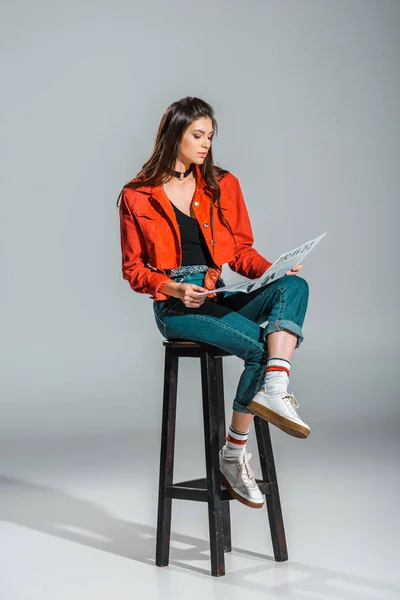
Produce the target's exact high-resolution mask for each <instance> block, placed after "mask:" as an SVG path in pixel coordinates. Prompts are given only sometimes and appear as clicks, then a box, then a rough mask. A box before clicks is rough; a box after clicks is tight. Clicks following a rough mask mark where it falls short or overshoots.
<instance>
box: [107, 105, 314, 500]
mask: <svg viewBox="0 0 400 600" xmlns="http://www.w3.org/2000/svg"><path fill="white" fill-rule="evenodd" d="M216 132H217V123H216V120H215V117H214V111H213V109H212V107H211V106H210V105H209V104H207V103H206V102H204V101H203V100H201V99H199V98H194V97H191V96H189V97H186V98H182V99H181V100H179V101H177V102H174V103H173V104H171V106H169V107H168V108H167V110H166V111H165V113H164V115H163V117H162V119H161V122H160V125H159V128H158V134H157V138H156V142H155V146H154V150H153V153H152V155H151V157H150V158H149V160H148V161H147V162H146V163H145V164H144V165H143V167H142V169H141V171H140V172H139V174H138V175H137V177H136V178H134V179H133V180H132V181H131V182H130V183H128V184H126V185H125V186H124V188H123V189H122V191H121V193H120V196H119V198H118V202H117V205H119V206H120V222H121V249H122V273H123V277H124V278H125V279H126V280H127V281H128V282H129V284H130V286H131V287H132V289H133V290H134V291H136V292H139V293H142V294H148V295H150V298H151V299H152V300H153V310H154V316H155V321H156V324H157V327H158V329H159V331H160V333H161V334H162V335H163V336H164V337H165V338H167V339H185V340H192V341H198V342H206V343H208V344H212V345H214V346H217V347H219V348H222V349H223V350H226V351H228V352H230V353H232V354H234V355H236V356H238V357H240V358H241V359H243V360H244V370H243V373H242V375H241V377H240V381H239V384H238V387H237V392H236V396H235V399H234V402H233V414H232V420H231V425H230V427H229V432H228V435H227V438H226V442H225V445H224V447H223V448H222V449H221V451H220V469H221V474H222V477H223V480H224V482H225V483H226V485H227V486H228V488H229V490H230V492H231V494H232V495H233V496H234V497H235V498H237V499H238V500H239V501H240V502H242V503H243V504H246V505H247V506H251V507H253V508H259V507H261V506H262V505H263V501H264V498H263V495H262V494H261V492H260V490H259V488H258V485H257V483H256V482H255V479H254V474H253V472H252V470H251V468H250V466H249V458H250V455H249V454H247V450H246V441H247V438H248V433H249V426H250V423H251V421H252V419H253V416H254V414H256V415H258V416H259V417H261V418H262V419H265V420H267V421H269V422H270V423H272V424H274V425H276V426H277V427H279V428H280V429H281V430H283V431H284V432H286V433H288V434H290V435H292V436H295V437H299V438H306V437H307V436H308V435H309V433H310V428H309V426H308V425H307V424H306V423H304V422H303V421H302V420H301V419H300V417H299V415H298V413H297V412H296V408H297V407H298V403H297V400H296V399H295V397H294V395H293V394H289V393H288V383H289V375H290V367H291V359H292V354H293V352H294V349H295V348H298V347H299V346H300V344H301V343H302V341H303V333H302V329H301V328H302V325H303V322H304V318H305V313H306V310H307V303H308V284H307V282H306V281H305V279H303V278H300V277H297V276H296V275H297V272H298V271H299V269H300V268H302V265H298V266H297V267H295V268H294V269H293V270H291V271H288V272H287V273H286V275H287V276H285V277H281V278H280V279H278V280H275V281H273V282H272V283H270V284H269V285H267V286H265V287H262V288H260V289H257V290H255V291H254V292H250V293H249V294H245V293H242V292H236V293H233V292H231V293H229V292H221V293H219V294H215V293H213V292H212V290H214V289H215V288H216V287H221V286H223V285H225V284H224V281H223V279H222V278H221V272H222V268H221V267H222V265H223V264H225V263H228V265H229V267H230V268H231V269H232V270H233V271H236V272H237V273H240V274H241V275H244V276H245V277H248V278H250V279H255V278H257V277H260V276H261V275H262V274H263V273H264V272H265V271H266V270H267V269H268V267H269V266H270V265H271V263H270V262H269V261H268V260H266V259H265V258H264V257H262V256H261V255H260V254H259V253H258V252H257V251H256V249H255V248H253V242H254V239H253V234H252V228H251V224H250V221H249V217H248V213H247V209H246V206H245V202H244V199H243V195H242V192H241V188H240V184H239V181H238V179H237V178H236V177H235V176H234V175H232V174H231V173H229V172H228V171H226V170H223V169H221V168H219V167H217V166H216V165H215V164H214V161H213V156H212V140H213V137H214V135H215V134H216ZM208 290H211V292H210V294H209V295H206V296H204V295H203V296H199V295H198V292H204V291H208ZM266 321H268V324H267V325H266V327H262V326H261V324H263V323H265V322H266Z"/></svg>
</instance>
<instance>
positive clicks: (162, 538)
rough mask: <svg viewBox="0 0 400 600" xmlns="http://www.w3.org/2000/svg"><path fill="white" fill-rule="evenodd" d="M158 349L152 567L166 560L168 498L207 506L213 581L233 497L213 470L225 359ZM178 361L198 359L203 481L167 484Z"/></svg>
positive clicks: (187, 349)
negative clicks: (160, 386) (161, 354)
mask: <svg viewBox="0 0 400 600" xmlns="http://www.w3.org/2000/svg"><path fill="white" fill-rule="evenodd" d="M163 345H164V346H165V367H164V394H163V416H162V432H161V452H160V479H159V493H158V519H157V542H156V565H157V566H159V567H165V566H166V565H168V561H169V547H170V534H171V509H172V499H173V498H176V499H181V500H194V501H198V502H207V504H208V519H209V531H210V550H211V574H212V575H214V576H216V577H219V576H221V575H225V557H224V552H230V551H231V550H232V545H231V523H230V510H229V501H230V500H233V498H232V496H231V495H230V494H229V492H228V490H227V489H226V488H225V487H224V486H223V485H221V481H220V471H219V450H220V448H222V446H223V445H224V443H225V435H226V432H225V408H224V386H223V372H222V357H223V356H231V354H229V353H228V352H225V351H223V350H221V349H219V348H216V347H215V346H210V345H208V344H203V343H202V344H200V343H196V342H190V341H181V340H169V341H164V342H163ZM184 357H192V358H200V364H201V387H202V397H203V415H204V440H205V451H206V475H207V476H206V477H205V478H201V479H193V480H190V481H183V482H181V483H173V470H174V448H175V422H176V399H177V387H178V362H179V358H184ZM254 426H255V430H256V437H257V446H258V452H259V457H260V464H261V472H262V477H263V479H262V480H258V479H257V480H256V481H257V483H258V485H259V488H260V490H261V492H262V493H263V494H265V497H266V505H267V510H268V519H269V526H270V530H271V537H272V545H273V550H274V556H275V560H276V561H279V562H281V561H285V560H287V558H288V555H287V548H286V538H285V530H284V526H283V518H282V510H281V503H280V499H279V490H278V483H277V480H276V472H275V463H274V456H273V452H272V445H271V438H270V433H269V425H268V423H267V422H266V421H263V420H262V419H260V418H259V417H257V416H255V417H254ZM249 510H250V509H249Z"/></svg>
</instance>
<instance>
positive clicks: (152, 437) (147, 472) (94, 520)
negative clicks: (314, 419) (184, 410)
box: [0, 420, 400, 600]
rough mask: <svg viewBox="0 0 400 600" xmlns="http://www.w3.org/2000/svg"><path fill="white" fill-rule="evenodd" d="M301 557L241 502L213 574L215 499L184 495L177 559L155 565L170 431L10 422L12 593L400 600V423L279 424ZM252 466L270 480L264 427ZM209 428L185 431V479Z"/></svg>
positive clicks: (6, 543)
mask: <svg viewBox="0 0 400 600" xmlns="http://www.w3.org/2000/svg"><path fill="white" fill-rule="evenodd" d="M272 439H273V444H274V449H275V460H276V466H277V470H278V480H279V485H280V492H281V499H282V507H283V514H284V520H285V528H286V536H287V542H288V550H289V561H288V562H285V563H275V562H274V560H273V558H272V548H271V541H270V534H269V529H268V521H267V515H266V511H264V510H252V509H249V508H247V507H245V506H243V505H240V504H239V503H238V502H236V501H233V502H232V503H231V514H232V536H233V546H234V550H233V552H232V553H231V554H230V555H226V571H227V574H226V575H225V577H221V578H218V579H217V578H213V577H211V576H210V575H209V546H208V529H207V509H206V505H203V504H197V503H196V504H195V503H190V502H184V501H174V507H173V521H172V541H171V546H172V547H171V560H170V565H169V567H166V568H163V569H160V568H158V567H155V566H154V551H155V523H156V512H157V477H158V449H159V431H155V430H154V431H149V432H141V433H139V434H138V433H137V432H135V431H133V430H132V431H129V430H124V431H108V432H105V431H95V432H94V431H76V430H75V431H72V430H71V431H64V432H63V431H57V432H51V431H47V432H46V431H42V432H39V431H37V432H36V433H35V432H32V431H30V433H29V434H28V433H24V432H22V431H19V432H11V431H3V432H2V434H1V437H0V464H1V469H0V597H1V599H2V600H25V599H29V600H50V599H51V600H63V599H67V598H68V599H72V598H73V599H74V600H80V599H81V598H82V599H83V598H85V599H88V598H96V600H103V599H106V598H107V599H109V598H118V600H125V599H128V598H129V600H131V599H132V598H139V597H142V596H139V594H145V595H146V598H160V599H161V598H162V599H169V598H187V597H190V598H192V599H197V598H199V599H200V598H201V599H204V597H205V595H207V596H208V597H211V598H221V597H222V598H225V597H226V598H228V596H229V598H230V599H232V598H233V599H235V598H243V597H244V595H245V594H246V596H247V597H250V598H252V599H257V598H271V599H273V598H277V599H281V600H282V599H286V598H290V599H293V600H301V599H310V600H312V599H321V600H322V599H327V600H328V599H329V600H332V599H335V600H341V599H351V600H368V599H376V600H381V599H388V600H389V599H393V600H394V599H395V598H400V587H399V583H400V576H399V566H398V564H399V563H398V559H399V551H398V541H399V509H398V495H399V494H398V492H399V473H398V450H399V447H398V436H397V430H396V424H395V423H388V422H376V421H375V422H371V421H369V422H365V423H363V422H361V421H358V422H357V423H354V422H352V423H349V422H348V421H345V420H343V421H339V420H338V421H337V422H333V421H332V420H330V421H329V422H326V421H321V422H319V423H314V424H313V431H312V434H311V436H310V437H309V439H308V440H297V439H295V438H291V437H290V436H288V435H286V434H284V433H282V432H280V431H278V430H276V429H274V430H273V431H272ZM249 446H250V451H252V453H253V459H252V461H251V463H252V464H253V468H254V469H255V471H256V474H257V475H259V463H258V460H257V452H256V450H255V448H256V446H255V436H254V432H252V434H251V439H250V442H249ZM203 454H204V451H203V445H202V437H201V431H200V430H198V431H190V432H189V431H187V430H185V431H180V430H179V429H178V436H177V444H176V480H177V479H179V478H191V477H197V476H201V475H202V474H203V472H204V456H203Z"/></svg>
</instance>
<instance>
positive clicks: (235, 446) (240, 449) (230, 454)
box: [223, 426, 249, 460]
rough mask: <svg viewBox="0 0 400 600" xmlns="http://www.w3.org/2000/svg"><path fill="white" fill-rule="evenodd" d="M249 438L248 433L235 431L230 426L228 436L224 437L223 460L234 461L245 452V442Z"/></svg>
mask: <svg viewBox="0 0 400 600" xmlns="http://www.w3.org/2000/svg"><path fill="white" fill-rule="evenodd" d="M248 437H249V432H248V431H247V432H246V433H243V432H242V431H237V430H236V429H233V427H232V426H230V427H229V430H228V435H227V436H226V442H225V446H224V448H223V450H224V452H223V455H224V458H226V459H227V460H236V459H237V458H239V457H240V456H242V454H243V453H244V451H245V448H246V442H247V440H248Z"/></svg>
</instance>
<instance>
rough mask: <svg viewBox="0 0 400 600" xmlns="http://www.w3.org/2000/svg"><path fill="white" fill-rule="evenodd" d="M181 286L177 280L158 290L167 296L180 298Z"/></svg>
mask: <svg viewBox="0 0 400 600" xmlns="http://www.w3.org/2000/svg"><path fill="white" fill-rule="evenodd" d="M180 287H181V284H180V283H177V282H176V281H171V282H170V283H167V284H165V285H163V286H162V287H160V288H159V289H158V291H159V292H161V293H162V294H165V295H166V296H173V297H174V298H179V290H180Z"/></svg>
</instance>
